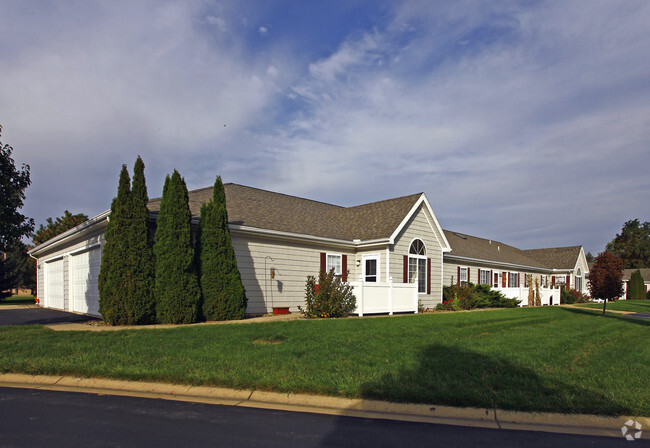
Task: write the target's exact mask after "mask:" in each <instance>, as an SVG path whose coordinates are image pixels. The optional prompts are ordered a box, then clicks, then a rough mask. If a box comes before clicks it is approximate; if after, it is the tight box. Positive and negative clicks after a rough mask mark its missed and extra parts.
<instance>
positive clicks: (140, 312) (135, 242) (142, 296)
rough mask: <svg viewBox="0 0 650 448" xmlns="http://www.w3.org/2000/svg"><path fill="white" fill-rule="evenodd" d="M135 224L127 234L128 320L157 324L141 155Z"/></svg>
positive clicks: (135, 176)
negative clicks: (128, 273) (128, 274)
mask: <svg viewBox="0 0 650 448" xmlns="http://www.w3.org/2000/svg"><path fill="white" fill-rule="evenodd" d="M131 201H132V204H131V211H132V222H131V229H130V232H129V235H128V238H129V239H128V245H129V253H128V258H127V261H128V267H129V272H130V276H129V277H130V278H129V282H128V284H127V285H125V286H126V287H127V288H128V290H127V291H125V293H126V318H127V322H128V323H129V324H132V325H142V324H150V323H154V322H155V320H156V307H155V299H154V293H153V287H154V277H155V263H154V255H153V244H152V242H151V236H150V232H149V212H148V211H147V203H148V202H149V197H148V195H147V184H146V180H145V177H144V162H143V161H142V159H141V158H140V156H138V158H137V160H136V161H135V166H134V168H133V185H132V188H131Z"/></svg>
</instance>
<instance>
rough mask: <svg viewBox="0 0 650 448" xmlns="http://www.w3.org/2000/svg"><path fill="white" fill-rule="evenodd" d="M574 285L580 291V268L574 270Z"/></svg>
mask: <svg viewBox="0 0 650 448" xmlns="http://www.w3.org/2000/svg"><path fill="white" fill-rule="evenodd" d="M575 287H576V289H577V290H578V291H580V292H582V271H581V270H580V268H578V269H577V270H576V284H575Z"/></svg>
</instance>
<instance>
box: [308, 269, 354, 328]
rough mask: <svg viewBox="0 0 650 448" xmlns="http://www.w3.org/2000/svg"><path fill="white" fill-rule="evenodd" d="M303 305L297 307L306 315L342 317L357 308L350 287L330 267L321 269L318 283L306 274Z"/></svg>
mask: <svg viewBox="0 0 650 448" xmlns="http://www.w3.org/2000/svg"><path fill="white" fill-rule="evenodd" d="M305 305H306V308H305V309H304V310H303V309H302V308H301V307H298V308H299V309H300V311H302V312H303V313H304V314H305V316H306V317H313V318H327V317H343V316H345V315H347V314H350V313H352V312H353V311H354V310H355V309H356V308H357V298H356V297H355V296H354V294H353V293H352V287H351V286H350V285H348V284H347V283H343V282H342V281H341V279H340V278H339V277H337V276H336V275H334V269H333V268H332V269H331V270H330V271H329V272H327V273H325V271H321V272H320V274H318V284H316V279H315V278H314V277H313V276H311V275H308V276H307V283H306V284H305Z"/></svg>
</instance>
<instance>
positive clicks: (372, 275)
mask: <svg viewBox="0 0 650 448" xmlns="http://www.w3.org/2000/svg"><path fill="white" fill-rule="evenodd" d="M363 281H364V282H375V283H376V282H378V281H379V255H364V256H363Z"/></svg>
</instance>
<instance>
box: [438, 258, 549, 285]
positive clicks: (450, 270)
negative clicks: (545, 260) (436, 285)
mask: <svg viewBox="0 0 650 448" xmlns="http://www.w3.org/2000/svg"><path fill="white" fill-rule="evenodd" d="M459 267H461V268H469V270H470V272H469V281H470V282H471V283H474V284H476V283H478V282H479V270H480V269H485V270H490V271H492V275H491V283H490V286H492V285H493V282H494V273H495V272H498V273H499V285H501V280H502V277H501V274H502V273H504V272H512V273H518V274H519V283H520V285H521V287H523V286H524V284H525V279H524V276H526V275H531V274H532V275H533V285H534V284H535V280H539V281H541V277H542V275H547V276H548V277H549V282H550V275H548V274H543V273H541V272H540V271H537V270H533V269H515V268H505V267H498V266H494V265H491V264H490V263H470V262H466V263H463V262H459V261H456V260H448V259H445V260H444V285H445V286H449V285H451V284H452V278H453V283H454V284H457V283H458V268H459ZM540 286H541V284H540Z"/></svg>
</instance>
